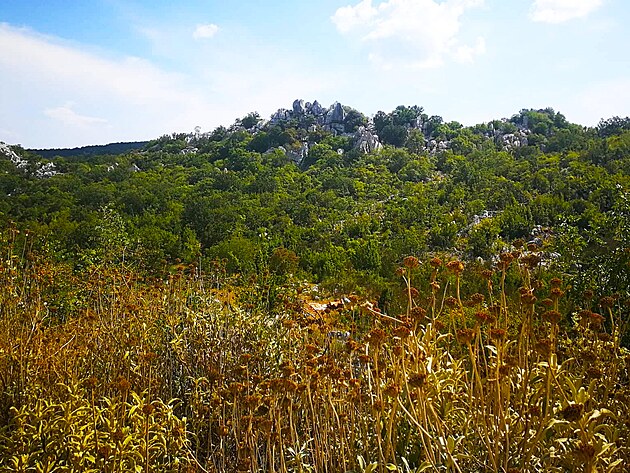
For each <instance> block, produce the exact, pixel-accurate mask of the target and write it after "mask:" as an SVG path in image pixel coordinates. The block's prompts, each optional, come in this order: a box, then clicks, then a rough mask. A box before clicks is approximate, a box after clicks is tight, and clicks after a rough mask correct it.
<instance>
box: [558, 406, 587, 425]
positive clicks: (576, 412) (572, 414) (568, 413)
mask: <svg viewBox="0 0 630 473" xmlns="http://www.w3.org/2000/svg"><path fill="white" fill-rule="evenodd" d="M583 409H584V405H583V404H579V403H578V404H569V405H568V406H567V407H565V408H564V409H562V410H561V411H560V416H562V418H563V419H564V420H568V421H569V422H575V421H577V420H578V419H579V418H580V417H582V410H583Z"/></svg>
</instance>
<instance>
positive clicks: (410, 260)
mask: <svg viewBox="0 0 630 473" xmlns="http://www.w3.org/2000/svg"><path fill="white" fill-rule="evenodd" d="M403 265H404V266H405V267H406V268H409V269H415V268H417V267H418V266H420V262H419V261H418V258H416V257H415V256H407V257H405V259H404V260H403Z"/></svg>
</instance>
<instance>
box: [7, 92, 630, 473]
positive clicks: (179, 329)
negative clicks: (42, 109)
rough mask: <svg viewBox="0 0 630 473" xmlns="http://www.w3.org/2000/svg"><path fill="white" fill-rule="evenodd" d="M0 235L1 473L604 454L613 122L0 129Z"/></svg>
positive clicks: (612, 270) (620, 377) (626, 284)
mask: <svg viewBox="0 0 630 473" xmlns="http://www.w3.org/2000/svg"><path fill="white" fill-rule="evenodd" d="M95 149H97V150H98V149H99V148H95ZM44 156H47V157H44ZM0 250H1V252H2V259H1V261H0V470H2V471H5V470H6V471H95V472H96V471H108V472H114V471H147V472H148V471H173V472H175V471H199V472H205V471H212V472H225V471H227V472H232V471H278V472H284V471H292V472H293V471H294V472H307V471H317V472H325V471H326V472H346V471H349V472H366V473H368V472H373V471H379V472H385V471H398V472H400V473H403V472H404V473H410V472H421V471H448V472H473V471H484V472H486V471H487V472H497V473H498V472H501V473H514V472H517V471H519V472H520V471H525V472H532V473H533V472H538V471H558V472H560V471H584V472H595V471H606V472H621V471H625V470H624V468H626V467H625V466H624V465H627V464H628V462H630V450H629V448H628V445H630V407H629V406H630V403H629V402H628V400H629V399H630V381H629V379H630V354H629V352H628V350H627V346H628V344H629V342H630V339H629V337H628V335H629V331H628V324H629V322H630V315H629V311H630V118H618V117H613V118H610V119H605V120H602V121H601V122H600V124H599V125H598V126H597V127H595V128H585V127H582V126H579V125H576V124H572V123H569V122H568V121H567V120H566V119H565V117H564V116H563V115H562V114H560V113H558V112H555V111H554V110H551V109H544V110H521V111H520V112H519V113H516V114H515V115H513V116H512V117H510V118H507V119H501V120H495V121H492V122H489V123H483V124H479V125H476V126H472V127H465V126H462V125H461V124H460V123H458V122H445V121H444V120H443V119H442V118H441V117H439V116H430V115H428V114H427V113H425V111H424V110H423V108H422V107H418V106H411V107H407V106H400V107H397V108H396V109H395V110H393V111H392V112H390V113H385V112H378V113H377V114H376V115H375V116H374V117H371V118H368V117H366V116H364V115H363V114H362V113H361V112H359V111H357V110H354V109H352V108H351V107H347V106H344V105H341V104H339V103H335V104H333V105H332V106H330V107H328V108H325V107H322V106H321V105H320V104H319V103H318V102H313V103H304V102H303V101H300V100H296V101H295V102H294V103H293V105H292V107H291V109H280V110H278V112H276V113H274V114H273V116H272V117H270V119H269V120H264V119H262V118H261V117H260V116H259V115H258V114H257V113H251V114H249V115H247V116H245V117H243V118H242V119H239V120H237V121H236V122H235V123H234V124H233V125H231V126H229V127H219V128H217V129H215V130H213V131H211V132H208V133H202V132H201V130H200V129H196V130H195V131H194V132H193V133H174V134H172V135H165V136H162V137H160V138H157V139H155V140H153V141H150V142H149V143H147V144H146V145H144V146H143V147H142V148H141V149H137V150H132V151H126V152H124V153H122V154H105V153H103V154H100V153H97V154H94V153H92V152H90V153H79V154H74V153H71V154H66V155H64V156H50V155H49V154H43V155H42V154H41V153H40V154H38V153H36V152H33V151H28V150H24V149H22V148H21V147H19V146H7V145H4V144H2V145H0Z"/></svg>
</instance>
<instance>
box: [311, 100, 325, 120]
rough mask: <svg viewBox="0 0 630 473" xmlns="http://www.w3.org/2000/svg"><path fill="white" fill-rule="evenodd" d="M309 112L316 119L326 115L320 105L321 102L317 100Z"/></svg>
mask: <svg viewBox="0 0 630 473" xmlns="http://www.w3.org/2000/svg"><path fill="white" fill-rule="evenodd" d="M308 111H309V112H310V113H311V114H313V115H315V116H316V117H320V116H322V115H323V114H324V108H323V107H322V106H321V105H320V104H319V102H318V101H317V100H315V102H313V104H312V105H311V107H310V108H309V109H308Z"/></svg>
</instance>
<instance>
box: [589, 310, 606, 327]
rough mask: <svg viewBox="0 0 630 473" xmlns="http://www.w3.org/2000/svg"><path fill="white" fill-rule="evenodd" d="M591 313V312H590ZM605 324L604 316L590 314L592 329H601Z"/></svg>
mask: <svg viewBox="0 0 630 473" xmlns="http://www.w3.org/2000/svg"><path fill="white" fill-rule="evenodd" d="M589 312H590V311H589ZM603 323H604V316H603V315H601V314H597V313H595V312H590V313H589V325H590V327H591V329H599V328H600V327H601V326H602V324H603Z"/></svg>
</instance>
